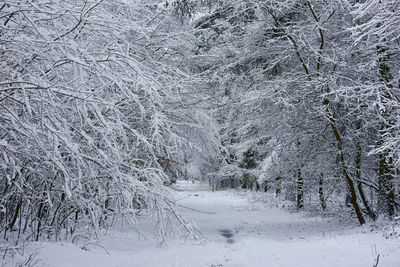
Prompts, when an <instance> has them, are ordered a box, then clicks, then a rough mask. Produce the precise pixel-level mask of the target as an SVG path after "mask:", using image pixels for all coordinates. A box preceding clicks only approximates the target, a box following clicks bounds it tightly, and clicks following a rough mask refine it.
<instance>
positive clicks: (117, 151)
mask: <svg viewBox="0 0 400 267" xmlns="http://www.w3.org/2000/svg"><path fill="white" fill-rule="evenodd" d="M163 12H164V11H163V10H158V9H157V5H151V4H149V3H148V2H146V1H130V2H129V3H128V2H126V1H119V0H111V1H80V0H79V1H78V0H73V1H68V2H65V1H52V2H48V1H41V0H40V1H34V2H32V1H11V0H10V1H6V2H3V3H2V4H0V18H1V19H0V22H1V29H0V32H1V34H0V36H1V39H0V43H1V51H0V57H1V60H0V62H1V63H0V64H1V66H0V68H1V73H0V144H1V152H0V153H1V155H0V162H1V166H0V168H1V169H0V192H1V194H0V208H1V211H0V227H1V231H2V232H3V234H4V236H5V237H7V235H8V234H9V233H10V232H14V231H17V233H18V236H19V235H20V234H23V233H25V234H29V235H30V237H31V239H34V240H39V239H40V238H41V237H50V238H51V237H54V238H55V239H58V238H60V237H62V236H61V235H64V234H67V235H68V234H73V233H74V232H75V230H76V229H78V228H83V227H84V226H85V227H86V226H87V225H90V226H91V227H90V229H91V231H93V230H94V232H97V231H98V230H99V229H101V228H104V227H108V226H110V225H112V224H114V223H116V222H119V221H121V220H123V221H130V222H132V223H133V224H136V217H137V214H138V212H139V211H141V210H148V211H150V213H151V214H153V215H152V216H153V217H154V218H155V220H156V221H157V222H158V233H159V235H160V238H161V239H162V240H163V239H164V238H165V237H166V235H167V233H166V227H167V225H166V222H171V223H173V224H175V223H178V224H179V225H185V226H186V229H185V230H186V231H192V232H191V233H194V230H193V229H192V228H189V227H188V226H187V225H186V222H184V221H183V219H182V218H180V215H178V213H177V211H176V207H175V206H174V203H173V202H172V201H171V200H170V198H169V197H168V194H166V192H165V189H163V183H164V182H166V181H167V180H169V177H167V176H166V174H165V172H164V170H165V168H164V167H165V166H163V165H162V164H161V162H162V161H161V160H160V158H168V157H170V151H171V149H172V148H173V147H172V145H175V146H176V145H177V144H179V142H180V140H181V138H180V137H179V136H177V135H176V134H175V133H174V132H173V131H172V129H173V128H172V126H171V122H170V120H169V119H168V116H169V115H168V114H166V112H165V110H167V108H168V107H166V103H168V105H170V103H174V101H175V100H176V99H175V97H174V92H173V90H172V86H171V83H170V82H169V81H170V79H171V78H172V77H174V79H179V78H181V77H179V76H178V74H177V72H176V71H174V69H173V67H167V66H166V65H164V64H162V61H161V57H160V48H161V47H159V46H157V43H156V42H155V40H154V39H155V37H157V38H159V37H160V36H159V35H158V32H157V30H158V27H159V23H160V21H159V20H162V18H163V16H162V15H163ZM163 37H164V38H165V39H166V40H167V39H168V36H163Z"/></svg>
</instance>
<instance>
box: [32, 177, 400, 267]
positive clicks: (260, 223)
mask: <svg viewBox="0 0 400 267" xmlns="http://www.w3.org/2000/svg"><path fill="white" fill-rule="evenodd" d="M173 191H174V192H175V194H176V198H177V199H180V200H179V203H180V204H181V205H182V206H186V207H190V208H191V209H182V211H183V212H184V213H185V215H186V216H187V217H188V218H190V219H191V220H193V221H194V222H195V223H196V224H197V225H198V227H199V228H200V230H201V231H202V232H203V234H204V236H205V238H206V240H207V241H206V243H205V244H204V245H194V244H191V243H190V242H183V241H179V240H176V241H171V242H170V243H169V245H168V246H167V247H157V246H156V245H155V244H154V243H153V242H149V241H141V240H138V238H137V235H135V234H134V233H114V234H112V235H109V236H107V237H104V238H102V244H103V245H104V247H105V248H107V250H108V252H109V253H110V254H111V256H110V255H107V253H105V251H104V250H103V249H101V248H93V249H91V250H89V251H82V250H81V249H79V248H77V247H76V246H75V245H72V244H70V243H57V244H52V245H44V247H43V248H42V250H41V252H40V255H39V256H40V257H41V258H43V261H44V262H46V264H45V265H44V266H57V267H62V266H85V267H90V266H93V267H94V266H96V267H103V266H104V267H112V266H120V267H128V266H129V267H142V266H143V267H167V266H168V267H211V266H223V267H264V266H265V267H293V266H295V267H302V266H304V267H313V266H315V267H333V266H335V267H346V266H348V267H358V266H359V267H368V266H371V267H372V266H373V263H374V260H375V259H376V257H377V255H378V254H380V262H379V265H378V266H379V267H399V266H400V243H399V241H398V240H386V239H384V238H382V233H374V232H370V231H369V229H368V228H361V227H357V226H351V227H343V226H340V225H338V224H337V223H333V222H329V221H327V220H322V219H316V218H306V217H305V216H304V215H302V214H290V213H288V212H286V211H284V210H281V209H273V208H268V207H264V206H263V205H260V204H257V203H253V204H251V203H249V201H248V200H247V199H246V197H245V195H244V194H243V193H235V192H234V191H218V192H210V190H209V189H208V186H207V185H204V184H198V183H196V184H194V185H193V184H191V183H190V182H185V181H181V182H178V184H177V185H176V186H175V188H174V190H173ZM193 209H197V210H202V211H206V212H207V213H201V212H196V211H194V210H193Z"/></svg>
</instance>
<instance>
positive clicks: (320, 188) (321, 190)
mask: <svg viewBox="0 0 400 267" xmlns="http://www.w3.org/2000/svg"><path fill="white" fill-rule="evenodd" d="M323 175H324V174H323V173H321V175H320V176H319V183H318V185H319V186H318V195H319V201H320V203H321V208H322V210H323V211H325V210H326V202H325V197H324V176H323Z"/></svg>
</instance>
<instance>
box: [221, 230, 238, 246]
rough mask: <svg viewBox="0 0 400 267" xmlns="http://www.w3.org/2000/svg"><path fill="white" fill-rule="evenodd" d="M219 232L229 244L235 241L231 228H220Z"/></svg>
mask: <svg viewBox="0 0 400 267" xmlns="http://www.w3.org/2000/svg"><path fill="white" fill-rule="evenodd" d="M219 233H220V234H221V235H222V236H223V237H225V238H226V242H228V243H229V244H232V243H234V242H235V240H233V232H232V230H229V229H220V230H219Z"/></svg>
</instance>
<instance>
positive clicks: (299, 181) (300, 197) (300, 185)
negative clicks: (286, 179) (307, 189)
mask: <svg viewBox="0 0 400 267" xmlns="http://www.w3.org/2000/svg"><path fill="white" fill-rule="evenodd" d="M303 185H304V182H303V176H302V174H301V170H300V168H299V169H298V171H297V198H296V199H297V209H298V210H299V209H302V208H303V207H304V187H303Z"/></svg>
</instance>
